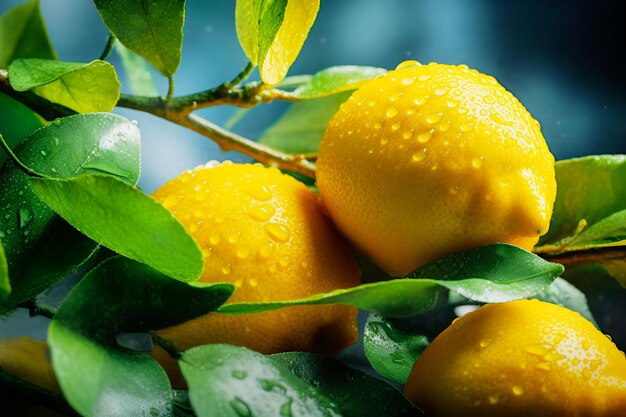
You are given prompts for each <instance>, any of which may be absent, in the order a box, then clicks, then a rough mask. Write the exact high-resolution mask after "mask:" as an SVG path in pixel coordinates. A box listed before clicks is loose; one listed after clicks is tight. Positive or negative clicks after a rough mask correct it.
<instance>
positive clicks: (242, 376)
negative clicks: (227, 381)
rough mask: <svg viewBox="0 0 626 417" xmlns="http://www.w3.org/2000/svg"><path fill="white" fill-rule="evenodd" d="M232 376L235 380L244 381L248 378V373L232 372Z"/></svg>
mask: <svg viewBox="0 0 626 417" xmlns="http://www.w3.org/2000/svg"><path fill="white" fill-rule="evenodd" d="M232 375H233V378H236V379H244V378H245V377H247V376H248V373H247V372H246V371H240V370H234V371H233V372H232Z"/></svg>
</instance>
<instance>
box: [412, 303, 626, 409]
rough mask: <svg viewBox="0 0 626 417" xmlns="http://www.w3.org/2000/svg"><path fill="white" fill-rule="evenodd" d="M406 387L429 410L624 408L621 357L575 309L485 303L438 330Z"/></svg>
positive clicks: (625, 377)
mask: <svg viewBox="0 0 626 417" xmlns="http://www.w3.org/2000/svg"><path fill="white" fill-rule="evenodd" d="M405 394H406V395H407V397H408V398H409V399H410V400H411V401H413V402H414V403H415V404H416V405H418V406H419V407H421V408H423V409H424V410H425V411H426V412H427V413H428V415H429V416H430V415H432V416H455V415H464V416H624V415H626V359H625V358H624V354H623V353H622V352H621V351H619V350H618V349H617V347H616V346H615V344H613V342H612V341H611V340H610V339H609V338H608V337H607V336H605V335H604V334H602V333H601V332H600V331H598V330H597V329H596V328H595V327H594V326H593V325H592V324H591V323H590V322H589V321H587V320H586V319H584V318H583V317H582V316H581V315H580V314H578V313H576V312H573V311H571V310H568V309H566V308H563V307H560V306H557V305H554V304H549V303H545V302H541V301H537V300H520V301H513V302H509V303H504V304H490V305H486V306H484V307H481V308H479V309H478V310H476V311H474V312H472V313H469V314H467V315H465V316H463V317H461V318H459V319H457V320H455V321H454V322H453V323H452V325H451V326H450V327H448V328H447V329H446V330H444V331H443V332H442V333H441V334H440V335H439V336H437V338H436V339H435V340H434V341H433V342H432V343H431V344H430V345H429V346H428V347H427V348H426V350H425V351H424V352H423V353H422V355H421V356H420V358H419V359H418V360H417V361H416V362H415V365H414V366H413V369H412V371H411V374H410V376H409V379H408V382H407V384H406V386H405Z"/></svg>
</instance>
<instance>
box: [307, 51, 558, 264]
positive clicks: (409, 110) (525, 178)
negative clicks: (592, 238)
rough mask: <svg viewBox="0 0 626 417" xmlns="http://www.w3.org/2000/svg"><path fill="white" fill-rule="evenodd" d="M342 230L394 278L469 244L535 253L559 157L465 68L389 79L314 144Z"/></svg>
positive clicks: (496, 89)
mask: <svg viewBox="0 0 626 417" xmlns="http://www.w3.org/2000/svg"><path fill="white" fill-rule="evenodd" d="M317 184H318V187H319V191H320V196H321V198H322V203H323V204H324V206H325V207H326V209H327V210H328V212H329V214H330V216H331V217H332V218H333V220H334V221H335V223H336V224H337V226H338V227H339V229H340V230H341V231H342V232H343V233H344V234H345V235H346V236H347V237H348V238H349V239H351V240H352V241H353V243H354V244H356V245H357V246H358V247H359V248H360V249H361V250H362V251H363V252H364V253H365V254H366V255H368V256H369V257H370V258H371V259H372V260H373V261H374V262H375V263H377V264H378V265H379V266H380V267H381V268H383V269H384V270H386V271H387V272H388V273H390V274H391V275H396V276H401V275H404V274H406V273H408V272H411V271H412V270H413V269H415V268H417V267H419V266H421V265H424V264H426V263H428V262H430V261H433V260H435V259H438V258H440V257H442V256H445V255H448V254H450V253H453V252H457V251H460V250H464V249H468V248H471V247H475V246H479V245H483V244H488V243H494V242H505V243H511V244H514V245H518V246H521V247H523V248H525V249H528V250H530V249H531V248H532V247H533V246H534V244H535V243H536V242H537V240H538V239H539V237H540V235H542V234H544V233H546V232H547V230H548V226H549V221H550V216H551V214H552V205H553V203H554V198H555V195H556V182H555V178H554V157H553V155H552V154H551V153H550V151H549V149H548V147H547V145H546V142H545V140H544V138H543V136H542V134H541V131H540V126H539V123H538V122H537V121H535V120H534V119H533V118H532V117H531V115H530V114H529V113H528V111H526V109H525V108H524V107H523V106H522V104H521V103H520V102H519V101H518V100H517V99H516V98H515V97H514V96H513V95H512V94H511V93H509V92H508V91H506V90H505V89H504V88H503V87H502V86H501V85H500V84H498V83H497V81H496V80H495V79H494V78H493V77H491V76H488V75H484V74H481V73H479V72H477V71H476V70H471V69H469V68H467V67H466V66H451V65H442V64H434V63H433V64H428V65H423V66H421V65H417V66H410V67H405V68H401V69H397V70H395V71H390V72H389V73H387V74H386V75H385V76H382V77H379V78H377V79H375V80H372V81H371V82H369V83H367V84H366V85H364V86H363V87H361V88H360V89H359V90H357V91H356V92H355V93H354V94H353V95H352V96H351V97H350V98H349V99H348V100H347V101H346V102H345V103H344V104H343V105H342V106H341V108H340V109H339V111H338V112H337V113H336V114H335V116H334V117H333V119H331V121H330V123H329V125H328V128H327V130H326V132H325V134H324V137H323V139H322V142H321V144H320V151H319V155H318V160H317Z"/></svg>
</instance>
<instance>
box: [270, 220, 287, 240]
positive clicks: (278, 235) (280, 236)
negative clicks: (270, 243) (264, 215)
mask: <svg viewBox="0 0 626 417" xmlns="http://www.w3.org/2000/svg"><path fill="white" fill-rule="evenodd" d="M264 229H265V231H266V232H267V233H268V234H269V235H270V236H271V237H272V238H274V239H275V240H278V241H280V242H286V241H287V240H288V239H289V235H290V231H289V227H287V226H285V225H284V224H278V223H267V224H266V225H265V226H264Z"/></svg>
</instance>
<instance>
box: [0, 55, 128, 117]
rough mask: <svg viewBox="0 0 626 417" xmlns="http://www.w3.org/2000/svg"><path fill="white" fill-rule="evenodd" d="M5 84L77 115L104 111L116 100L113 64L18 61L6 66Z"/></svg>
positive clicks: (116, 82) (115, 80)
mask: <svg viewBox="0 0 626 417" xmlns="http://www.w3.org/2000/svg"><path fill="white" fill-rule="evenodd" d="M9 82H10V83H11V87H13V88H14V89H15V90H17V91H27V90H32V91H33V93H35V94H37V95H38V96H40V97H43V98H45V99H47V100H50V101H51V102H53V103H57V104H61V105H63V106H65V107H68V108H70V109H72V110H75V111H77V112H78V113H91V112H99V111H102V112H108V111H111V110H113V108H114V107H115V104H117V100H118V99H119V98H120V82H119V80H118V79H117V75H116V74H115V69H114V68H113V65H111V64H109V63H108V62H105V61H100V60H95V61H92V62H90V63H88V64H83V63H74V62H60V61H51V60H45V59H18V60H16V61H14V62H13V63H12V64H11V66H10V67H9Z"/></svg>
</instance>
